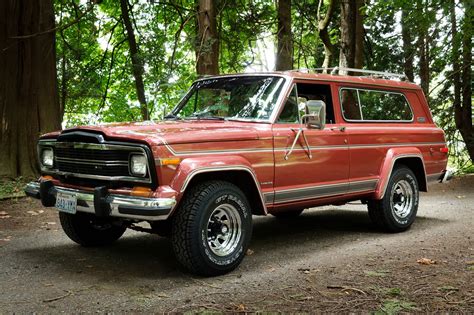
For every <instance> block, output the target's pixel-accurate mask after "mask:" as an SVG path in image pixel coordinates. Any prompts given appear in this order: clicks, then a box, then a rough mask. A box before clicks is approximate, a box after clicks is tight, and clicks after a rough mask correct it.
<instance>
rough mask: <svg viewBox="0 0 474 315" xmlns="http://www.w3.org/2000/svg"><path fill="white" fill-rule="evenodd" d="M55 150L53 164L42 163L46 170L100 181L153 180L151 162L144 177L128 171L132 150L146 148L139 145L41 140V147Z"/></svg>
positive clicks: (141, 152)
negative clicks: (45, 165) (50, 165)
mask: <svg viewBox="0 0 474 315" xmlns="http://www.w3.org/2000/svg"><path fill="white" fill-rule="evenodd" d="M43 146H48V147H52V148H53V150H54V160H55V161H54V167H53V168H47V167H44V166H42V168H41V170H42V171H43V172H44V173H50V174H56V175H59V176H64V178H65V179H71V178H85V179H91V180H101V181H115V182H117V181H120V182H122V181H128V182H140V183H151V182H152V181H151V176H150V165H148V172H147V174H146V176H145V177H138V176H133V175H131V174H130V171H129V158H130V155H131V154H143V155H145V156H147V152H146V151H145V149H144V148H143V146H140V145H133V144H130V145H128V144H111V143H84V142H60V141H58V142H56V141H40V142H39V147H40V150H39V152H41V147H43Z"/></svg>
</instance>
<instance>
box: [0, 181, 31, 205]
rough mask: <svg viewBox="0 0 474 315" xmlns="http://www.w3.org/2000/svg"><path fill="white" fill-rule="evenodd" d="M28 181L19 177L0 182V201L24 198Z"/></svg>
mask: <svg viewBox="0 0 474 315" xmlns="http://www.w3.org/2000/svg"><path fill="white" fill-rule="evenodd" d="M27 182H28V180H27V179H25V178H23V177H18V178H16V179H13V180H4V181H0V200H2V199H5V198H12V197H22V196H24V195H25V194H24V192H23V189H24V188H25V185H26V183H27Z"/></svg>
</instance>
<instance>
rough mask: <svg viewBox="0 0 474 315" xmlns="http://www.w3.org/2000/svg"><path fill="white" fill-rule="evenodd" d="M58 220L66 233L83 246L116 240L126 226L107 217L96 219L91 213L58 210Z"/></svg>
mask: <svg viewBox="0 0 474 315" xmlns="http://www.w3.org/2000/svg"><path fill="white" fill-rule="evenodd" d="M59 220H60V222H61V226H62V228H63V230H64V232H65V233H66V235H67V236H68V237H69V238H70V239H71V240H73V241H74V242H76V243H78V244H79V245H82V246H85V247H93V246H105V245H110V244H112V243H113V242H115V241H116V240H118V239H119V238H120V237H121V236H122V235H123V233H125V230H126V229H127V227H126V226H124V225H121V224H119V223H114V222H112V221H110V220H108V219H98V218H97V217H96V216H94V215H93V214H89V213H83V212H78V213H76V214H69V213H64V212H59Z"/></svg>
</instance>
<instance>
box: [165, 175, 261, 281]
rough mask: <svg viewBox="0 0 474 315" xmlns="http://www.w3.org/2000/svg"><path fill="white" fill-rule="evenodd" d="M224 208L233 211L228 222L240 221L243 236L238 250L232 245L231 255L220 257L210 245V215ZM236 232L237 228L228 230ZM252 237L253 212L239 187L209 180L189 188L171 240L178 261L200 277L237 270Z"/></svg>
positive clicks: (175, 219) (174, 222) (174, 218)
mask: <svg viewBox="0 0 474 315" xmlns="http://www.w3.org/2000/svg"><path fill="white" fill-rule="evenodd" d="M222 207H224V208H225V207H229V208H232V209H234V210H232V213H233V215H235V219H234V220H228V221H233V222H236V221H239V223H240V228H239V229H238V230H239V231H240V232H241V233H240V234H238V235H240V236H239V237H238V240H235V241H234V243H233V244H234V246H235V248H234V246H231V247H230V252H229V253H228V254H226V253H224V254H222V255H217V254H216V253H215V252H214V251H215V248H214V249H213V248H212V247H213V246H212V244H210V243H209V242H210V241H209V237H211V236H209V235H210V234H211V229H209V227H210V224H214V219H213V218H215V217H212V218H211V215H214V214H215V213H216V211H219V209H220V208H222ZM224 217H225V216H224ZM220 222H221V223H222V222H223V221H220ZM224 225H225V224H224ZM221 228H222V226H221ZM234 230H237V229H231V228H229V229H228V231H234ZM232 235H234V234H232ZM251 235H252V211H251V208H250V205H249V203H248V201H247V198H246V197H245V195H244V194H243V193H242V191H241V190H240V189H239V188H238V187H237V186H235V185H233V184H231V183H229V182H226V181H218V180H215V181H206V182H202V183H199V184H197V185H196V186H194V187H192V188H190V190H189V191H187V192H186V194H185V195H184V197H183V200H182V201H181V203H180V206H179V209H177V210H176V214H175V215H174V216H173V221H172V229H171V241H172V245H173V250H174V252H175V255H176V258H177V259H178V261H179V262H180V263H181V265H183V266H184V267H185V268H186V269H187V270H188V271H190V272H191V273H193V274H197V275H202V276H216V275H221V274H225V273H227V272H229V271H232V270H233V269H235V268H236V267H237V266H238V265H239V264H240V263H241V261H242V259H243V258H244V256H245V253H246V251H247V248H248V245H249V242H250V238H251ZM211 238H212V237H211ZM236 239H237V238H236ZM232 248H233V249H232Z"/></svg>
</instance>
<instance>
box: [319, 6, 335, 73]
mask: <svg viewBox="0 0 474 315" xmlns="http://www.w3.org/2000/svg"><path fill="white" fill-rule="evenodd" d="M336 2H337V0H330V1H329V3H328V9H327V12H326V15H325V16H324V19H322V20H320V14H319V11H320V8H321V5H322V3H323V0H319V5H318V30H319V38H321V41H322V42H323V45H324V61H323V65H322V67H323V68H329V67H330V66H331V62H332V57H333V54H334V45H333V44H332V43H331V38H330V37H329V32H328V26H329V22H330V21H331V18H332V15H333V12H334V8H335V6H336ZM324 72H326V70H325V71H324Z"/></svg>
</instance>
